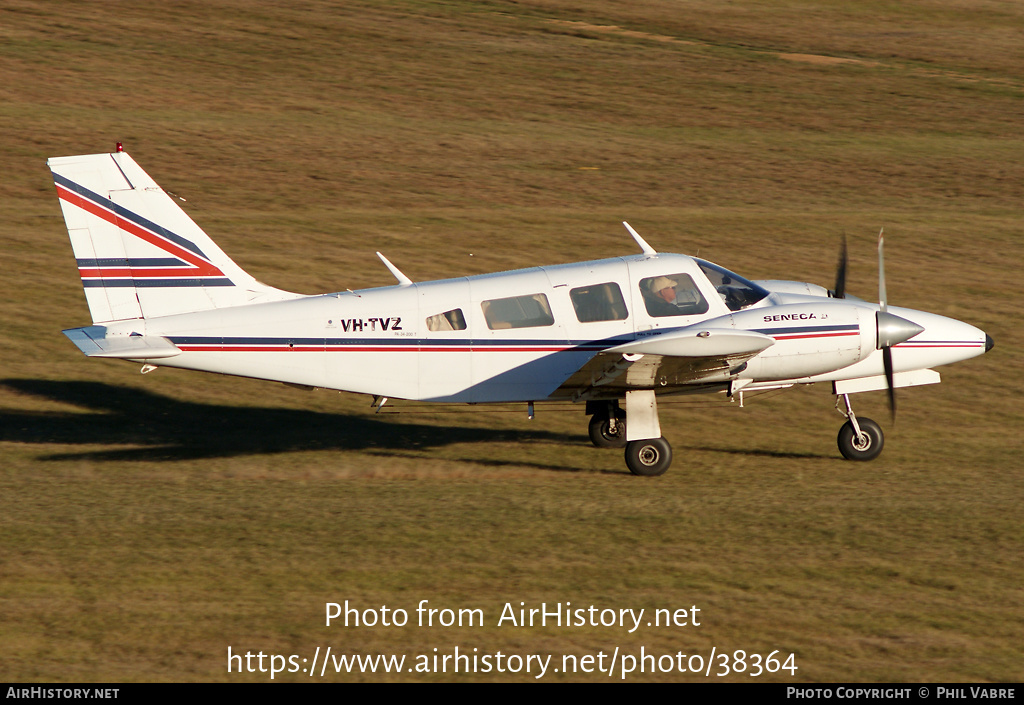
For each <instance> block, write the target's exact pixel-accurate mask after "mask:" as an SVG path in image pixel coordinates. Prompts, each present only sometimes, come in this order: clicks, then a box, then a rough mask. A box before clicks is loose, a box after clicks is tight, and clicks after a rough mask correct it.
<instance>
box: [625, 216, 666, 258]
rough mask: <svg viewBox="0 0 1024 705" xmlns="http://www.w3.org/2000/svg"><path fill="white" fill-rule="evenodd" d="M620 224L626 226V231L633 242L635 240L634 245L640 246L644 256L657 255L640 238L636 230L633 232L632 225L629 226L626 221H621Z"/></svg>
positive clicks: (656, 252) (655, 251)
mask: <svg viewBox="0 0 1024 705" xmlns="http://www.w3.org/2000/svg"><path fill="white" fill-rule="evenodd" d="M622 224H623V225H625V226H626V230H628V231H629V234H630V235H632V236H633V239H634V240H636V244H638V245H640V249H641V250H643V251H644V254H645V255H656V254H658V251H657V250H656V249H654V248H653V247H651V246H650V245H648V244H647V241H646V240H644V239H643V238H642V237H640V233H638V232H637V231H636V230H633V226H632V225H630V224H629V223H627V222H626V221H622Z"/></svg>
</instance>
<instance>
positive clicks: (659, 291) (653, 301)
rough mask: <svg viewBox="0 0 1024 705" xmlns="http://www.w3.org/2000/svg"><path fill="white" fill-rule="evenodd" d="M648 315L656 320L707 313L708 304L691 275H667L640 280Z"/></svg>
mask: <svg viewBox="0 0 1024 705" xmlns="http://www.w3.org/2000/svg"><path fill="white" fill-rule="evenodd" d="M640 293H641V294H642V295H643V297H644V306H645V307H646V308H647V313H648V314H649V315H651V316H653V317H655V318H661V317H664V316H693V315H695V314H699V313H707V311H708V302H707V299H705V298H704V297H703V296H702V295H701V293H700V290H699V289H698V288H697V285H696V284H694V283H693V277H691V276H690V275H689V274H681V273H680V274H665V275H662V276H660V277H648V278H647V279H641V280H640Z"/></svg>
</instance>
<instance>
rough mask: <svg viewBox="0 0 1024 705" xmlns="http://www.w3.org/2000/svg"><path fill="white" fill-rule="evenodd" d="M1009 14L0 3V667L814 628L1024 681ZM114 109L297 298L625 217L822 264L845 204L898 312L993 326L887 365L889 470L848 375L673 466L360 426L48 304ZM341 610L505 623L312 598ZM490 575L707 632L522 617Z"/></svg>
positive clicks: (735, 252)
mask: <svg viewBox="0 0 1024 705" xmlns="http://www.w3.org/2000/svg"><path fill="white" fill-rule="evenodd" d="M1022 26H1024V10H1022V9H1021V8H1018V7H1017V6H1015V5H1013V4H1005V3H995V2H982V1H968V0H963V1H962V2H943V3H934V2H924V1H922V2H913V3H902V4H892V3H881V2H863V3H853V4H851V3H840V2H835V3H824V2H815V3H806V2H796V1H793V2H787V3H773V4H771V6H770V7H766V6H764V5H763V4H761V3H753V2H749V3H748V2H739V3H728V4H722V3H716V2H699V1H698V2H693V3H687V4H685V6H684V7H681V6H680V4H679V3H677V2H667V1H666V0H660V1H657V0H656V1H652V2H645V3H642V4H641V6H640V7H638V6H637V4H635V3H631V4H623V3H614V2H608V1H606V0H581V1H577V2H573V3H566V2H562V1H561V0H550V1H546V0H545V1H542V0H534V1H531V0H523V1H521V2H507V3H506V2H459V1H452V2H426V1H422V2H414V1H411V0H410V1H408V2H399V1H395V2H389V3H378V2H374V3H360V2H355V3H353V2H347V3H338V4H332V3H321V2H306V3H298V4H297V3H290V2H289V3H284V2H281V3H275V2H261V3H258V4H253V3H241V2H221V3H214V4H210V3H197V2H175V3H172V4H170V5H166V4H165V5H161V6H160V7H159V8H157V7H155V6H150V5H146V4H139V3H123V2H114V3H107V4H105V5H104V6H103V8H102V9H100V8H99V6H96V5H94V4H77V5H75V4H72V5H67V4H61V5H60V6H59V7H58V6H57V5H56V4H53V3H48V2H31V1H21V2H18V1H9V2H4V3H2V4H0V130H2V132H0V134H2V135H3V137H0V144H2V146H3V149H0V167H2V168H3V173H4V177H3V178H2V179H0V216H2V217H0V241H2V244H3V251H4V262H5V265H6V266H5V274H4V277H3V278H2V279H0V296H2V297H3V301H4V316H3V321H4V326H3V328H2V330H0V355H2V356H3V364H4V381H3V385H2V387H0V452H2V454H3V456H2V457H3V461H4V462H3V467H2V469H0V488H2V492H0V497H2V499H0V530H2V531H0V536H2V539H0V540H2V543H0V576H2V577H0V623H2V625H3V628H2V629H0V663H3V666H2V669H0V672H2V674H3V676H4V677H5V678H6V679H8V680H12V681H18V680H28V681H75V680H78V681H86V680H95V681H153V680H167V681H182V680H203V681H207V680H229V679H230V680H235V679H236V678H239V679H240V678H241V677H239V676H236V675H232V676H229V675H228V674H227V672H226V650H227V646H228V645H229V644H230V645H232V646H233V648H234V649H235V650H238V649H242V650H244V649H252V650H254V651H256V650H263V651H264V652H266V653H285V654H290V653H301V654H303V655H306V654H311V652H312V651H313V650H314V649H315V648H316V647H317V646H328V645H331V646H333V647H334V648H335V649H342V650H345V651H353V652H360V653H373V652H375V651H392V652H404V653H407V654H410V655H411V654H413V653H415V652H430V650H431V649H433V648H435V647H437V648H439V649H442V650H443V649H448V650H450V649H451V648H452V647H453V646H454V645H455V644H459V645H460V647H461V648H463V649H465V648H470V649H471V648H473V647H477V648H479V649H480V650H481V652H484V651H490V652H494V651H497V650H502V651H504V652H506V653H524V654H525V653H554V654H562V653H577V654H585V653H594V652H596V651H598V650H605V651H609V652H610V651H611V650H613V649H614V647H616V646H621V647H622V648H624V649H626V648H630V649H633V650H638V649H639V647H640V646H641V645H643V646H645V647H646V648H647V649H648V651H652V650H653V651H655V652H658V653H660V652H671V653H674V652H676V651H683V652H686V653H695V652H697V650H703V652H704V653H706V652H707V651H708V650H709V649H710V648H711V647H712V646H715V647H717V648H718V649H719V650H722V649H729V650H732V649H745V650H747V651H765V652H767V651H770V650H773V649H782V650H784V651H785V652H789V651H792V652H795V653H796V654H797V664H798V666H799V667H800V670H799V671H798V672H797V675H796V677H795V679H794V680H798V681H844V680H853V681H1014V680H1017V681H1019V680H1020V676H1021V667H1020V663H1021V656H1022V653H1021V649H1020V634H1021V633H1022V631H1024V629H1022V627H1024V595H1022V589H1021V587H1020V586H1021V585H1022V584H1024V573H1022V567H1021V565H1020V561H1019V560H1018V559H1019V556H1020V555H1021V553H1022V549H1024V535H1022V533H1024V532H1022V528H1021V527H1022V526H1024V522H1022V519H1024V516H1022V510H1021V507H1022V506H1024V501H1022V500H1024V496H1022V494H1024V493H1022V490H1021V485H1020V481H1019V474H1020V468H1021V462H1020V451H1021V442H1020V440H1019V438H1018V435H1019V429H1020V428H1021V426H1022V421H1024V418H1022V414H1021V412H1020V411H1019V406H1018V405H1017V401H1018V399H1017V397H1018V394H1019V392H1020V391H1021V388H1022V383H1021V369H1022V356H1021V353H1020V350H1021V347H1022V346H1024V336H1022V334H1021V332H1020V326H1019V325H1017V323H1016V318H1017V316H1016V315H1015V314H1016V309H1017V307H1018V302H1017V301H1016V296H1014V294H1015V287H1014V286H1013V282H1015V280H1016V269H1019V266H1020V263H1021V262H1022V261H1024V246H1022V244H1021V243H1022V239H1021V225H1020V218H1019V212H1020V203H1021V202H1022V200H1024V171H1022V169H1024V167H1022V164H1024V145H1022V142H1021V140H1020V137H1019V121H1020V115H1021V114H1022V107H1024V106H1022V96H1024V76H1022V74H1021V66H1022V65H1024V61H1022V59H1024V56H1022V54H1024V44H1022V43H1021V41H1020V32H1021V29H1022ZM894 28H896V29H894ZM116 140H121V141H123V142H124V143H125V145H126V148H127V149H128V151H130V152H131V153H132V155H133V156H134V157H135V158H136V159H137V160H138V161H139V162H140V164H142V165H143V167H144V168H146V169H147V170H149V171H150V173H151V174H152V175H153V176H154V178H156V179H157V181H158V182H160V183H161V184H162V185H163V186H164V187H165V188H167V189H168V190H170V191H173V192H175V193H177V194H180V195H182V196H184V197H185V198H187V199H188V203H187V208H188V210H189V212H190V213H191V214H192V216H193V217H194V218H195V219H196V220H197V221H198V222H199V223H200V224H201V225H202V226H204V227H205V228H206V229H207V230H208V232H210V233H211V234H212V235H213V236H214V237H215V239H217V240H218V242H220V243H221V244H222V245H223V246H224V249H225V250H226V251H227V252H228V253H230V254H231V255H232V256H233V257H235V258H236V260H237V261H238V262H239V263H240V264H242V265H243V266H244V267H245V268H246V269H248V270H249V271H250V272H252V273H253V274H254V275H255V276H257V277H258V278H260V279H262V280H264V281H267V282H268V283H270V284H272V285H274V286H279V287H282V288H286V289H293V290H298V291H305V292H317V291H326V290H337V289H342V288H346V287H351V288H357V287H361V286H373V285H380V284H387V283H390V279H391V278H390V275H389V274H388V273H387V271H386V270H385V269H384V268H383V267H381V266H380V265H379V263H378V262H377V260H376V258H375V257H374V255H373V251H374V250H376V249H380V250H382V251H384V252H385V253H386V254H387V255H388V256H389V257H390V258H391V259H392V260H393V261H394V262H395V263H396V264H397V265H398V266H399V267H401V268H402V269H403V270H404V271H405V272H406V273H408V274H409V275H410V276H411V277H413V278H414V279H418V280H422V279H427V278H437V277H448V276H457V275H462V274H472V273H477V272H485V271H492V270H495V269H506V268H511V267H516V266H523V265H533V264H547V263H556V262H568V261H573V260H578V259H583V258H590V257H602V256H612V255H618V254H622V253H623V252H629V251H631V249H632V243H631V242H630V241H629V240H628V238H627V237H626V236H625V234H624V233H623V232H622V231H621V228H620V227H619V226H618V224H617V223H618V221H619V220H622V219H628V220H630V222H631V223H633V225H634V226H636V227H637V228H638V229H639V230H640V231H641V232H642V233H643V234H644V235H645V236H646V237H648V239H649V240H650V241H651V242H652V244H654V245H656V246H657V247H659V248H661V249H664V250H670V251H683V252H690V253H693V252H696V251H697V250H698V249H699V251H700V254H701V255H702V256H705V257H707V258H709V259H712V260H715V261H719V262H721V263H722V264H724V265H726V266H729V267H732V268H734V269H736V270H738V271H740V272H742V273H745V274H748V275H749V276H753V277H764V278H768V277H771V278H792V279H800V280H810V281H817V282H820V283H826V284H827V283H829V281H830V279H831V276H832V269H833V267H834V258H835V247H836V242H837V240H838V236H839V234H840V233H841V232H843V231H845V232H847V233H848V234H849V236H850V239H851V255H852V272H851V282H850V288H851V290H852V291H853V293H856V294H859V295H862V296H864V297H865V298H871V297H873V296H874V291H875V287H876V280H875V276H876V275H875V262H874V253H873V249H872V245H873V238H874V234H875V233H876V232H877V229H878V227H879V226H882V225H884V226H885V227H886V232H887V233H889V234H890V238H889V247H888V260H887V270H888V271H887V273H888V276H889V295H890V299H891V300H892V301H893V302H894V303H898V304H900V305H907V306H911V307H918V308H922V309H927V310H931V311H935V312H937V313H940V314H945V315H952V316H955V317H958V318H962V319H965V320H968V321H970V322H972V323H974V324H976V325H978V326H980V327H982V328H984V329H985V330H986V331H988V332H989V333H990V334H991V335H992V336H993V337H994V338H995V340H996V342H997V347H996V349H995V350H994V351H993V352H992V353H990V354H989V355H986V356H985V357H983V358H980V359H977V360H973V361H970V362H967V363H964V364H961V365H959V366H955V367H951V368H948V369H946V370H943V379H944V383H943V384H942V385H941V386H938V387H934V388H922V389H916V390H909V391H907V392H905V393H903V394H901V395H900V403H901V408H900V416H899V419H898V421H897V423H896V424H895V426H892V427H891V429H888V428H887V432H888V437H887V440H888V444H887V448H886V452H885V454H884V456H883V457H882V458H880V459H879V460H878V461H876V462H874V463H871V464H869V465H855V466H854V465H851V464H849V463H845V462H843V461H841V460H839V459H838V455H837V453H836V451H835V448H834V442H833V440H832V439H833V437H834V433H835V431H836V428H837V426H838V425H839V421H840V420H841V419H840V417H839V416H838V415H836V414H834V413H833V412H832V411H831V404H832V400H831V398H830V397H829V395H828V393H827V391H826V390H824V389H817V388H812V389H806V390H798V391H795V392H791V393H788V394H785V395H780V396H773V397H769V398H763V399H760V400H755V401H754V402H753V403H752V404H750V405H749V407H748V408H746V409H743V410H739V409H737V408H736V407H735V406H730V405H727V404H724V403H721V402H717V403H701V404H692V403H686V404H678V405H667V406H666V407H665V413H664V415H663V424H664V426H665V428H666V429H667V430H668V431H667V435H668V437H669V439H670V440H671V441H672V442H673V445H674V447H675V450H676V462H675V465H674V467H673V469H672V470H671V471H670V473H669V474H668V475H666V476H664V477H663V478H660V479H657V480H654V481H649V482H648V481H643V482H641V481H637V480H635V479H634V478H631V477H628V476H625V475H624V474H623V473H624V471H623V468H622V461H621V455H620V454H619V453H616V452H601V451H597V450H595V449H593V448H591V447H589V444H588V443H587V442H586V439H585V436H584V433H583V422H584V417H583V415H582V413H580V412H579V411H578V410H571V411H564V410H558V409H552V410H548V409H545V408H543V407H541V408H540V409H539V414H538V417H537V419H535V420H534V421H532V422H530V421H527V420H526V418H525V410H524V409H521V408H517V409H513V410H503V409H499V410H495V411H508V412H509V413H480V412H481V410H480V409H474V410H469V409H458V410H455V411H458V412H461V413H458V414H456V413H450V410H447V409H437V408H428V409H424V408H422V407H419V406H415V405H408V406H404V407H400V410H401V411H402V412H403V413H402V414H400V415H398V416H387V415H381V416H373V415H371V414H370V413H369V409H368V408H367V406H366V405H367V400H365V399H362V398H353V397H348V396H345V395H335V394H330V393H324V392H318V393H312V394H305V393H302V392H298V391H296V390H292V389H288V388H285V387H281V386H278V385H271V384H266V383H258V382H252V381H245V380H232V379H227V378H219V377H203V376H200V375H197V374H187V373H180V372H176V371H171V370H161V371H160V372H158V373H156V374H153V375H150V376H147V377H146V378H141V377H139V376H138V375H137V373H136V372H135V370H133V369H132V368H131V367H129V366H127V365H121V364H105V363H99V362H96V361H87V360H85V359H84V358H82V357H81V356H80V355H79V354H78V353H77V351H76V350H75V349H74V348H73V346H71V345H70V344H69V343H68V342H67V341H66V340H65V339H64V338H63V336H61V335H60V334H59V330H60V329H61V328H66V327H71V326H77V325H82V324H84V323H86V322H88V313H87V310H86V307H85V305H84V300H83V297H82V295H81V288H80V285H79V283H78V281H77V278H76V276H75V270H74V264H73V260H72V256H71V252H70V248H69V247H68V245H67V239H66V233H65V231H64V228H63V223H62V221H61V219H60V217H59V209H58V207H57V203H56V198H55V197H54V193H53V189H52V184H51V183H50V181H49V179H48V176H49V175H48V173H47V171H46V169H45V166H44V162H45V159H46V158H47V157H49V156H59V155H63V154H77V153H89V152H100V151H107V150H109V149H110V148H112V146H113V143H114V142H115V141H116ZM471 255H472V256H471ZM866 397H867V398H865V399H864V400H861V401H860V405H861V406H860V408H861V409H862V411H863V413H866V414H868V415H873V416H875V417H876V418H880V419H882V418H884V417H885V414H886V412H885V410H884V407H883V400H882V399H881V398H878V397H877V396H875V395H866ZM488 411H490V410H488ZM467 412H469V413H467ZM345 599H349V600H353V601H356V602H358V603H360V604H361V605H365V606H372V605H380V604H388V605H390V606H392V607H404V608H407V609H409V608H412V607H414V606H415V604H416V603H417V602H418V601H419V600H420V599H429V600H430V601H431V604H433V605H435V606H438V607H441V606H447V607H479V608H481V609H483V610H484V611H485V612H486V613H487V615H488V617H489V622H488V625H487V626H486V627H485V628H477V629H463V630H446V629H438V628H434V629H414V628H406V629H401V630H396V629H390V630H388V629H381V628H378V629H369V628H364V629H359V630H347V631H346V630H344V629H342V628H338V627H333V628H331V629H325V628H324V627H323V626H322V623H323V616H322V615H323V605H324V602H326V601H344V600H345ZM506 601H508V602H513V603H514V604H518V602H519V601H524V602H526V603H527V604H531V603H533V604H536V603H540V602H545V601H546V602H548V603H549V604H550V603H554V602H559V601H563V602H564V601H571V602H573V604H574V605H578V606H583V605H589V604H591V603H593V604H597V605H601V606H608V607H613V608H620V607H646V608H648V609H651V608H655V607H688V606H690V605H692V604H696V605H698V606H700V607H701V608H702V610H703V615H704V617H705V621H704V623H703V625H702V626H701V627H700V628H687V629H673V630H665V629H662V630H646V631H645V630H643V629H641V630H640V631H639V632H638V633H637V634H634V635H628V634H623V633H621V632H619V631H617V630H609V629H602V628H597V629H589V628H587V629H577V630H567V629H552V628H548V629H534V630H514V629H509V628H500V629H499V628H496V627H495V626H494V625H493V622H494V621H496V617H497V615H498V613H499V612H500V609H501V606H502V605H503V604H504V603H505V602H506ZM255 676H258V677H255ZM255 676H254V677H252V679H254V680H265V679H266V676H265V675H260V674H255ZM293 677H294V676H293ZM403 677H407V678H412V677H413V676H409V675H408V674H405V675H403ZM500 677H501V676H496V675H495V674H490V675H489V676H480V678H492V679H493V678H500ZM564 677H565V676H563V675H558V676H554V675H549V676H548V679H554V678H564ZM599 677H602V678H603V677H604V676H599ZM657 677H658V678H664V679H675V680H686V679H688V678H692V676H678V675H676V676H670V675H663V676H657ZM338 678H339V679H341V677H338ZM417 678H419V677H417ZM435 678H438V677H437V676H430V677H423V679H425V680H426V679H435ZM504 678H506V679H508V678H511V676H507V675H506V676H504ZM521 678H523V679H524V680H526V679H529V677H528V676H521ZM582 678H583V676H580V677H578V678H577V679H582ZM774 678H775V679H780V678H779V676H775V677H774ZM347 679H349V680H356V678H355V677H350V678H347ZM365 679H367V680H370V679H373V680H381V679H382V677H381V676H379V675H378V676H374V677H372V678H371V677H370V676H366V677H365ZM737 679H740V680H749V679H748V678H746V677H737ZM788 679H789V677H788V675H787V676H786V678H784V679H780V680H788Z"/></svg>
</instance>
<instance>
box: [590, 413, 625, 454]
mask: <svg viewBox="0 0 1024 705" xmlns="http://www.w3.org/2000/svg"><path fill="white" fill-rule="evenodd" d="M610 428H611V422H610V421H609V419H608V417H607V416H604V415H601V414H594V415H593V416H591V417H590V428H589V429H588V430H589V432H590V442H591V443H593V444H594V445H595V446H597V447H598V448H622V447H623V446H625V445H626V412H625V411H623V410H622V409H616V410H615V433H612V432H611V431H610V430H609V429H610Z"/></svg>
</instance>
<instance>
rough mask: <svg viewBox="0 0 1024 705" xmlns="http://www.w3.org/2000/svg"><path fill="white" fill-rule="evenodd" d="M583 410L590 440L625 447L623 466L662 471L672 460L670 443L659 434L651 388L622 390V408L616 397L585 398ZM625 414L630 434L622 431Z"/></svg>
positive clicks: (641, 472)
mask: <svg viewBox="0 0 1024 705" xmlns="http://www.w3.org/2000/svg"><path fill="white" fill-rule="evenodd" d="M587 413H588V414H590V416H591V419H590V429H589V430H590V441H591V443H593V444H594V445H595V446H597V447H598V448H625V449H626V467H627V468H629V471H630V472H631V473H633V474H634V475H644V476H647V477H652V476H656V475H663V474H664V473H665V471H666V470H668V468H669V466H670V465H671V464H672V446H670V445H669V444H668V441H666V440H665V438H664V437H663V436H662V435H661V424H660V423H659V422H658V403H657V400H656V399H655V396H654V392H653V391H652V390H635V391H634V390H630V391H628V392H626V409H625V410H622V409H621V408H619V402H618V400H612V401H588V402H587ZM627 414H628V415H629V418H630V419H631V425H630V433H631V434H632V436H633V438H629V436H628V435H626V416H627ZM645 436H647V437H646V438H645Z"/></svg>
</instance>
